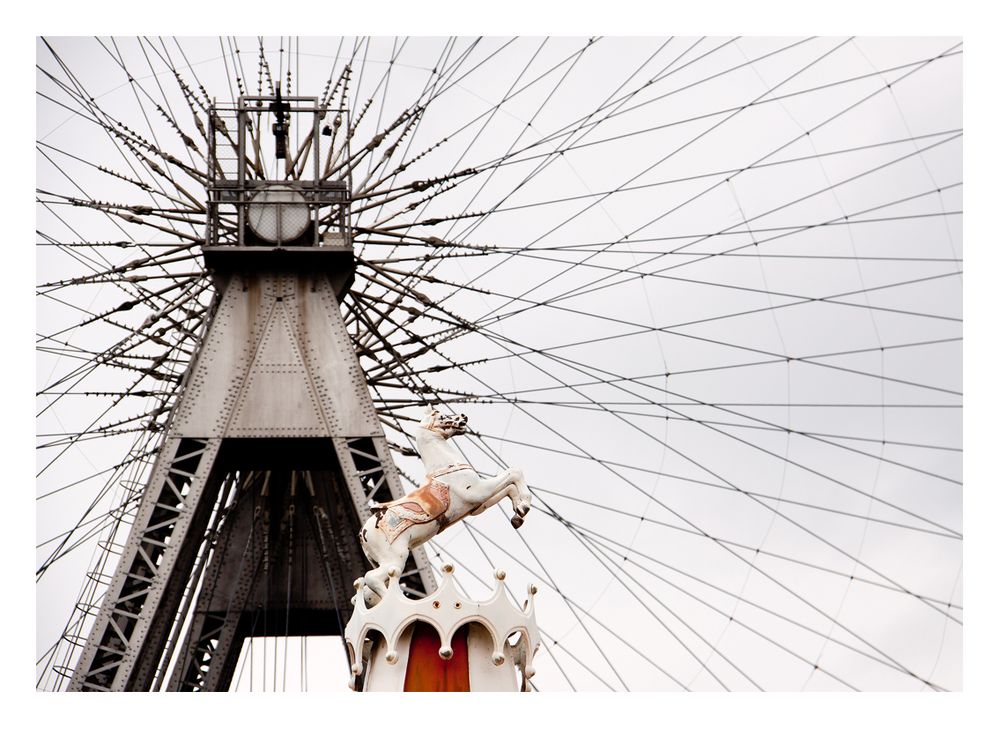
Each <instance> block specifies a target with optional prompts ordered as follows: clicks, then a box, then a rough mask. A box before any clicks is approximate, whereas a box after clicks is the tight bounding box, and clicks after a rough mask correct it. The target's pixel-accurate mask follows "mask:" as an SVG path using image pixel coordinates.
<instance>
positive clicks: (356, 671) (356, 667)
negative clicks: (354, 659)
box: [351, 663, 361, 686]
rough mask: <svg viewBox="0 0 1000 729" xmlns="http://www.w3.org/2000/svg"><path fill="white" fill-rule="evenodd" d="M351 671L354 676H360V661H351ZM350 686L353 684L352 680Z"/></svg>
mask: <svg viewBox="0 0 1000 729" xmlns="http://www.w3.org/2000/svg"><path fill="white" fill-rule="evenodd" d="M351 673H353V674H354V675H355V676H360V675H361V664H360V663H353V664H351ZM351 686H354V683H353V682H352V683H351Z"/></svg>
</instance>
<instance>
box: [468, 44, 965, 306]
mask: <svg viewBox="0 0 1000 729" xmlns="http://www.w3.org/2000/svg"><path fill="white" fill-rule="evenodd" d="M844 43H846V41H845V42H844ZM844 43H841V44H839V45H838V46H836V48H835V49H834V50H836V49H837V48H840V47H842V46H843V45H844ZM956 47H957V46H953V47H951V48H949V49H947V51H946V52H950V51H952V50H954V48H956ZM832 52H833V51H832V50H831V51H829V52H827V53H825V54H823V56H821V57H820V59H816V60H815V61H812V62H810V64H809V66H811V65H813V64H814V63H816V62H818V61H819V60H821V59H822V58H824V57H826V56H827V55H829V53H832ZM941 57H942V55H938V56H936V57H934V58H932V59H929V60H927V61H924V62H922V63H921V64H919V65H917V66H916V67H914V68H912V69H911V70H909V71H907V72H906V73H905V74H903V75H901V76H899V77H897V78H895V79H894V80H893V82H892V83H898V82H899V81H901V80H903V79H905V78H908V77H910V76H912V75H913V74H914V73H916V72H917V71H919V70H921V69H923V68H926V67H927V65H929V64H930V63H932V62H933V61H935V60H938V59H939V58H941ZM809 66H807V67H806V68H808V67H809ZM803 70H805V69H800V70H799V71H797V72H796V73H795V74H793V75H792V76H789V77H786V79H785V80H784V81H782V82H781V83H779V84H778V85H776V86H772V87H771V88H769V89H768V90H767V91H765V92H764V94H761V95H760V96H759V97H758V98H759V99H762V98H764V97H766V96H768V95H770V94H771V93H772V92H773V91H775V90H776V89H777V88H779V87H780V86H781V85H783V84H784V83H786V82H787V81H788V80H790V79H792V78H794V77H795V76H796V75H798V74H799V73H801V72H802V71H803ZM890 87H891V84H887V85H886V86H883V87H880V88H879V89H877V90H875V91H874V92H871V93H869V94H867V95H865V96H863V97H862V98H861V99H859V100H857V101H855V102H852V103H851V104H850V105H848V106H847V107H846V108H843V109H841V110H840V111H838V112H837V113H835V114H834V115H832V116H829V117H827V118H826V119H825V120H824V121H822V122H820V123H818V124H816V125H814V126H813V127H812V128H811V129H809V130H807V131H803V132H802V133H801V134H799V135H797V136H795V137H793V138H792V139H791V140H790V141H788V142H785V143H784V144H782V145H780V146H778V147H777V148H774V149H772V151H771V152H769V153H767V154H766V155H764V156H763V157H760V158H759V159H757V160H755V161H754V162H753V163H752V164H750V165H748V166H747V167H746V168H744V170H742V171H741V172H739V173H737V175H739V174H742V172H743V171H745V170H748V169H752V168H753V167H754V166H755V165H757V164H760V163H762V162H766V161H767V160H768V159H770V158H771V157H773V156H774V155H775V154H777V153H778V152H780V151H782V150H784V149H786V148H788V147H789V146H791V145H792V144H794V143H795V142H798V141H800V140H802V139H804V138H806V137H807V136H808V135H809V134H811V133H812V132H814V131H816V130H818V129H821V128H823V127H825V126H826V125H828V124H830V123H831V122H832V121H834V120H836V119H838V118H840V117H841V116H843V115H844V114H846V113H847V112H849V111H851V110H853V109H855V108H857V107H859V106H860V105H861V104H863V103H865V102H866V101H868V100H870V99H872V98H875V97H876V96H878V95H879V94H880V93H881V92H883V91H885V90H887V89H888V88H890ZM742 108H746V107H741V109H739V110H737V111H734V112H732V114H730V115H729V116H727V117H724V118H723V120H722V121H720V122H718V123H716V124H715V125H713V126H711V127H709V129H708V130H705V131H703V132H701V133H699V134H698V135H696V136H695V137H693V138H692V139H690V140H688V141H687V142H686V143H684V145H683V146H682V147H680V148H675V150H674V151H673V152H671V153H669V154H668V156H667V157H664V158H661V160H660V161H659V162H656V163H654V165H652V166H650V167H647V168H645V169H644V170H643V172H641V173H639V174H638V175H635V176H633V177H632V178H630V179H629V180H627V181H626V182H625V183H623V185H620V186H619V187H623V186H625V185H628V184H631V183H632V182H634V181H635V180H637V179H638V178H639V177H641V176H643V175H645V174H646V173H648V172H649V171H651V170H652V169H654V168H655V167H656V166H658V165H659V164H660V163H662V162H663V161H665V160H667V159H669V158H670V156H672V155H673V154H674V153H676V151H678V150H679V149H683V148H684V147H686V146H689V145H690V144H693V143H694V142H696V141H698V140H699V139H701V138H702V137H704V136H705V135H707V134H708V133H709V132H711V131H712V130H714V129H715V128H717V127H719V126H721V125H722V124H723V123H725V122H726V121H728V120H729V119H731V118H733V116H735V115H736V114H738V113H740V111H741V110H742ZM955 136H956V137H957V136H958V135H955ZM952 138H955V137H952ZM941 143H942V142H937V143H935V144H934V146H937V145H939V144H941ZM918 155H919V152H911V153H908V154H906V155H904V156H903V157H902V158H900V159H908V158H910V157H913V156H918ZM890 164H891V163H890ZM885 166H886V165H879V166H878V168H876V169H881V168H884V167H885ZM862 174H867V173H862ZM737 175H733V176H731V177H728V178H726V180H721V181H718V182H716V183H714V184H713V185H711V186H710V187H709V188H707V189H705V190H703V191H702V192H700V193H697V194H696V195H695V196H694V197H691V198H688V199H687V200H686V201H685V202H683V203H681V204H679V205H678V206H675V207H673V208H671V209H669V210H667V211H666V212H664V213H660V214H658V215H657V216H656V217H654V218H653V219H652V220H650V221H649V222H647V223H645V224H643V225H641V226H639V227H638V228H635V229H632V230H630V231H629V233H628V234H627V235H626V236H623V239H628V238H629V237H632V236H635V235H636V234H638V233H640V232H641V231H643V230H645V229H646V228H648V227H649V226H650V225H652V224H654V223H656V222H658V221H660V220H662V219H663V218H665V217H667V216H668V215H671V214H674V213H676V212H677V211H678V210H679V209H681V208H682V207H683V206H685V205H688V204H690V203H691V202H693V201H694V200H697V199H700V198H701V197H703V196H704V195H705V194H707V193H708V192H710V191H712V190H714V189H715V188H717V187H719V186H721V185H723V184H726V183H727V182H728V181H729V180H732V179H734V178H735V177H736V176H737ZM853 179H857V176H855V177H853V178H851V180H853ZM841 184H844V183H841ZM828 187H829V186H828ZM616 189H617V188H616ZM935 192H936V191H935ZM610 194H613V192H612V193H608V195H605V196H602V197H599V198H598V199H597V200H595V201H593V202H591V203H589V204H588V205H587V206H585V207H584V208H582V209H581V210H580V211H578V212H577V213H574V214H573V215H572V216H570V217H569V218H567V219H565V220H563V221H562V222H561V223H560V224H559V225H558V226H556V227H554V228H551V229H549V230H548V231H547V232H546V233H545V234H543V235H542V236H540V237H537V238H535V239H533V240H532V241H531V243H529V244H528V245H527V246H526V247H527V248H531V247H532V246H534V245H535V244H536V243H538V242H539V241H541V240H543V239H544V238H546V237H547V236H549V235H551V234H552V233H553V232H555V231H556V230H559V229H560V228H561V227H563V226H564V225H566V224H567V223H569V222H571V221H572V220H574V219H575V218H577V217H578V216H579V215H581V214H582V213H584V212H586V211H587V210H589V209H591V208H592V207H594V206H595V205H598V204H600V202H602V201H603V200H604V199H606V198H607V197H608V196H609V195H610ZM814 194H819V192H817V193H814ZM808 197H809V196H806V197H803V198H800V199H799V200H798V201H801V200H803V199H808ZM795 202H797V201H792V202H789V203H785V204H783V205H782V206H780V207H779V208H775V209H772V210H771V211H769V213H773V212H776V211H777V210H780V209H784V208H786V207H788V206H790V205H792V204H795ZM762 215H763V214H762ZM762 215H758V216H755V217H754V218H751V220H754V219H757V218H759V217H762ZM746 222H749V221H744V223H746ZM739 225H741V223H737V224H734V225H732V226H729V228H726V229H724V230H732V229H734V228H736V227H738V226H739ZM698 242H699V241H698V240H695V241H692V242H690V243H687V244H685V245H684V246H682V247H681V248H678V249H675V250H683V249H684V248H688V247H690V246H692V245H694V244H696V243H698ZM748 245H751V246H752V245H755V244H753V243H751V244H748ZM745 247H747V246H741V247H740V248H741V249H742V248H745ZM734 250H738V249H734ZM594 255H597V252H594V253H592V254H591V257H593V256H594ZM706 257H707V258H711V257H712V256H706ZM506 260H508V261H509V260H510V259H509V258H508V259H506ZM584 260H587V259H584ZM694 260H695V261H697V260H704V259H694ZM692 262H693V261H686V262H684V263H682V264H675V265H674V266H671V267H670V268H674V267H676V266H680V265H690V263H692ZM498 265H500V264H498ZM663 270H669V269H661V270H659V271H656V273H660V272H662V271H663ZM560 275H561V274H556V275H555V276H553V277H550V278H549V279H546V280H545V281H544V282H543V284H538V285H536V286H533V287H532V288H531V289H528V290H527V291H525V292H524V294H522V295H526V294H528V293H531V292H532V291H534V290H535V289H537V288H538V286H540V285H547V284H549V283H551V282H552V281H553V280H554V279H555V278H558V277H559V276H560ZM474 280H475V279H474ZM564 295H565V294H564ZM501 308H503V307H501ZM496 311H497V310H494V311H493V312H491V314H495V313H496Z"/></svg>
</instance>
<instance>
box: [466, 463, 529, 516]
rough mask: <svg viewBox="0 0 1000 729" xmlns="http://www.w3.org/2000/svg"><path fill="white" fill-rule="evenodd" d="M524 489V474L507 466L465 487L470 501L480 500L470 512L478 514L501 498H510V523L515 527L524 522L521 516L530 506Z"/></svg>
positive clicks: (473, 514) (474, 514) (525, 488)
mask: <svg viewBox="0 0 1000 729" xmlns="http://www.w3.org/2000/svg"><path fill="white" fill-rule="evenodd" d="M526 491H527V487H526V485H525V482H524V474H523V473H521V471H520V470H519V469H517V468H508V469H507V470H506V471H504V472H503V473H500V474H498V475H496V476H494V477H492V478H484V479H482V480H481V481H479V482H478V483H475V484H471V485H470V486H468V487H467V491H466V496H467V498H468V499H469V500H470V501H480V502H481V503H480V504H479V506H477V507H476V508H475V509H473V510H472V511H471V512H470V514H471V515H472V516H478V515H479V514H482V513H483V512H484V511H486V509H488V508H490V507H491V506H493V505H495V504H497V503H499V502H500V501H502V500H503V499H510V503H511V506H512V507H513V508H514V514H515V516H514V517H513V518H512V519H511V520H510V523H511V524H513V525H514V528H515V529H517V528H518V527H520V526H521V524H523V523H524V519H523V517H524V515H525V514H527V513H528V509H529V508H530V505H529V502H528V500H527V499H526V498H525V497H524V493H525V492H526Z"/></svg>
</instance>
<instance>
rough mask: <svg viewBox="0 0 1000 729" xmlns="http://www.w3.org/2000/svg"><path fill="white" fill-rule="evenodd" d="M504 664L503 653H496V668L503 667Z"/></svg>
mask: <svg viewBox="0 0 1000 729" xmlns="http://www.w3.org/2000/svg"><path fill="white" fill-rule="evenodd" d="M503 662H504V657H503V653H494V654H493V665H494V666H502V665H503Z"/></svg>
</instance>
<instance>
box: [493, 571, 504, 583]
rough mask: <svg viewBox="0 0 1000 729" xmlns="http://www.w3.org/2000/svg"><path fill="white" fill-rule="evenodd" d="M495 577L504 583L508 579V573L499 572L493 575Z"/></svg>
mask: <svg viewBox="0 0 1000 729" xmlns="http://www.w3.org/2000/svg"><path fill="white" fill-rule="evenodd" d="M493 576H494V577H496V578H497V579H498V580H500V581H501V582H502V581H503V580H504V579H505V578H506V577H507V573H506V572H504V571H503V570H497V571H496V572H494V573H493Z"/></svg>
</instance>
